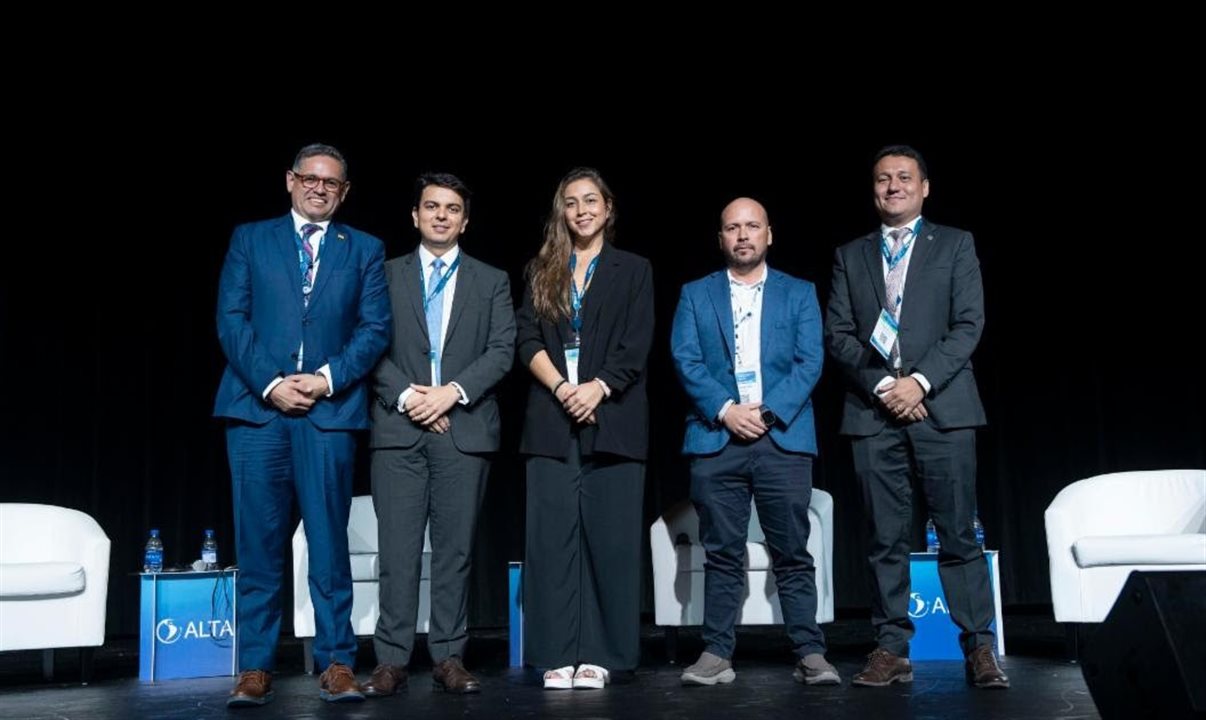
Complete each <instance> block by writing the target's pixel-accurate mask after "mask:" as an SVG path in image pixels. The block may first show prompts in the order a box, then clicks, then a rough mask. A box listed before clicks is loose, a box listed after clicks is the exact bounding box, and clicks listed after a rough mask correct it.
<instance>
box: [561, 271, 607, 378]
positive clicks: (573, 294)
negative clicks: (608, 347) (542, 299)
mask: <svg viewBox="0 0 1206 720" xmlns="http://www.w3.org/2000/svg"><path fill="white" fill-rule="evenodd" d="M598 265H599V256H598V255H596V256H594V258H592V259H591V261H590V264H589V265H587V266H586V277H584V278H582V292H578V283H577V282H575V281H574V269H575V268H576V267H577V266H578V256H577V255H575V254H573V253H570V257H569V271H570V310H571V311H572V314H571V315H570V327H572V328H573V329H574V339H573V341H571V342H567V343H565V346H564V350H565V379H566V380H568V381H569V382H570V384H571V385H577V384H578V360H579V358H580V356H581V353H582V296H583V295H584V294H586V291H587V290H588V289H589V288H590V279H591V277H592V276H593V275H594V274H595V268H596V267H598Z"/></svg>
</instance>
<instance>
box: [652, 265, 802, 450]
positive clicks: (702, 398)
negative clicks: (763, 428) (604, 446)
mask: <svg viewBox="0 0 1206 720" xmlns="http://www.w3.org/2000/svg"><path fill="white" fill-rule="evenodd" d="M761 331H762V404H763V405H764V406H766V407H768V408H770V410H771V411H772V412H773V413H775V415H776V416H777V417H778V418H779V423H778V424H777V425H775V427H773V428H771V431H770V436H771V440H772V441H774V443H775V444H776V445H778V446H779V447H780V448H782V449H783V450H787V451H789V452H802V453H812V454H816V452H817V440H816V429H815V425H814V424H813V416H812V389H813V388H814V387H815V386H816V384H817V379H818V378H820V376H821V363H822V361H823V357H824V354H825V353H824V348H823V345H822V343H821V308H820V305H818V304H817V293H816V288H815V287H813V284H812V283H810V282H808V281H806V280H801V279H799V278H794V277H792V276H790V275H788V274H786V273H781V272H779V271H777V270H768V274H767V278H766V285H765V286H764V287H763V290H762V328H761ZM670 339H671V340H670V351H671V353H672V354H673V355H674V367H675V369H676V370H677V371H678V377H679V380H680V381H682V384H683V388H684V389H685V390H686V391H687V397H688V398H690V400H691V411H690V412H689V413H688V414H687V433H686V437H685V438H684V439H683V453H684V454H686V455H710V454H712V453H716V452H719V451H720V450H722V449H723V448H724V446H725V445H726V444H727V443H728V442H729V437H730V435H729V431H728V430H726V429H725V427H724V425H723V424H722V423H720V422H719V421H717V420H716V414H717V413H718V412H720V408H721V407H722V406H723V405H724V404H725V402H726V401H727V400H733V401H734V402H737V399H738V394H737V378H736V377H735V376H734V374H733V362H734V360H733V358H734V355H733V308H732V304H731V300H730V295H729V277H728V272H727V271H725V270H721V271H719V272H715V273H713V274H711V275H708V276H707V277H705V278H702V279H700V280H696V281H695V282H692V283H688V284H687V285H684V286H683V292H682V295H681V297H680V298H679V301H678V309H677V310H676V311H675V313H674V328H673V329H672V330H671V333H670Z"/></svg>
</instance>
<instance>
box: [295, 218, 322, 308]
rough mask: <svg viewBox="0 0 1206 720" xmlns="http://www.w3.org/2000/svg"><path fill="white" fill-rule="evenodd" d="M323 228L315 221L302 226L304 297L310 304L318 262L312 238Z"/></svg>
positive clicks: (301, 258)
mask: <svg viewBox="0 0 1206 720" xmlns="http://www.w3.org/2000/svg"><path fill="white" fill-rule="evenodd" d="M321 230H322V226H320V225H315V224H314V223H306V224H305V225H302V227H301V249H302V256H301V257H300V262H301V274H302V299H303V300H304V301H305V304H306V305H309V304H310V291H311V290H313V289H314V270H315V266H316V263H317V260H318V258H317V255H316V253H315V251H314V248H313V247H312V246H311V245H310V238H311V237H313V236H314V233H316V232H319V231H321Z"/></svg>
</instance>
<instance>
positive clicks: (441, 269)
mask: <svg viewBox="0 0 1206 720" xmlns="http://www.w3.org/2000/svg"><path fill="white" fill-rule="evenodd" d="M469 200H470V193H469V189H468V188H467V187H466V186H465V183H463V182H462V181H461V180H460V179H459V178H457V177H456V176H454V175H449V174H444V173H428V174H424V175H422V176H420V177H419V179H418V180H417V181H416V183H415V200H414V208H413V210H412V211H411V216H412V218H413V219H414V223H415V227H416V228H417V229H418V230H419V235H420V238H421V242H420V244H419V247H418V248H417V249H416V250H415V251H414V252H412V253H410V254H409V255H404V256H402V257H399V258H396V259H394V260H391V261H389V262H387V263H386V264H385V275H386V281H387V282H388V283H389V297H390V304H391V308H392V309H393V313H394V319H393V341H392V344H391V345H390V348H389V350H388V351H387V352H386V354H385V357H384V358H382V360H381V362H380V363H379V364H378V365H377V368H376V370H375V371H374V375H373V384H374V391H375V393H376V400H377V402H376V403H373V404H372V420H373V426H372V438H371V444H370V447H371V448H372V484H373V505H374V507H375V508H376V511H377V528H378V537H379V542H378V548H379V553H380V555H379V560H380V563H381V566H380V581H381V585H380V593H381V596H380V602H381V613H380V617H379V619H378V621H377V631H376V634H375V636H374V638H373V644H374V647H375V648H376V651H377V659H378V663H379V664H378V665H377V667H376V669H374V670H373V675H372V678H371V679H370V680H369V682H368V683H367V684H366V685H364V693H365V695H367V696H369V697H380V696H385V695H392V694H394V692H395V691H396V690H397V689H399V688H400V687H403V686H404V685H405V683H406V680H407V665H408V664H409V663H410V656H411V651H412V650H413V648H414V639H415V625H416V616H417V613H418V608H419V576H420V570H421V562H420V561H421V557H422V552H423V532H424V528H425V527H426V526H427V524H428V522H429V521H430V523H431V527H430V533H431V549H432V554H431V628H430V632H429V633H428V636H427V645H428V649H429V651H430V652H431V659H432V661H433V662H434V663H435V668H434V670H433V672H432V679H433V681H434V684H435V686H436V687H442V688H443V689H444V690H446V691H448V692H457V693H471V692H478V691H479V690H480V684H479V683H478V681H477V679H476V678H474V677H473V676H472V675H470V674H469V672H468V671H467V670H465V667H464V665H463V664H462V662H461V657H462V655H463V654H464V649H465V641H466V639H467V638H468V622H467V614H468V594H469V569H470V565H469V563H470V556H471V554H472V551H473V536H474V532H475V530H476V527H477V516H478V512H479V510H480V507H481V502H482V497H483V495H484V494H485V487H486V476H487V474H488V473H489V469H490V461H489V457H490V453H493V452H495V451H497V450H498V446H499V430H500V427H499V418H498V400H497V399H496V397H495V395H494V388H495V386H496V385H498V382H499V381H500V380H501V379H502V378H503V376H504V375H505V374H506V373H507V370H508V369H510V367H511V364H512V362H513V357H514V352H515V312H514V308H513V306H512V303H511V286H510V283H509V281H508V280H507V275H506V273H504V272H503V271H501V270H498V269H496V268H493V267H490V266H489V265H486V264H485V263H482V262H479V261H477V260H474V259H473V258H471V257H469V256H468V255H466V254H465V253H463V252H462V251H461V249H460V247H459V245H458V241H459V240H460V236H461V233H463V232H464V230H465V228H466V227H467V226H468V224H469Z"/></svg>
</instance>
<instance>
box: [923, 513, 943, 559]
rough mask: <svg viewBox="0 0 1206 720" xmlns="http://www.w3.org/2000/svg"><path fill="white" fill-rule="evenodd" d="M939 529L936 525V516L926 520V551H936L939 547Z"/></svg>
mask: <svg viewBox="0 0 1206 720" xmlns="http://www.w3.org/2000/svg"><path fill="white" fill-rule="evenodd" d="M939 547H940V546H939V544H938V529H937V528H935V527H934V518H927V519H926V521H925V551H926V552H932V553H936V552H938V548H939Z"/></svg>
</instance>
